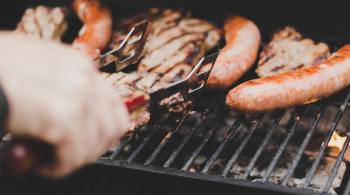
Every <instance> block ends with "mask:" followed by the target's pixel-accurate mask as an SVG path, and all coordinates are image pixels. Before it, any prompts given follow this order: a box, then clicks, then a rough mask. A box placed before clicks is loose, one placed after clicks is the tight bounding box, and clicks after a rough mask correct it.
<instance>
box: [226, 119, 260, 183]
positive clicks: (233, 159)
mask: <svg viewBox="0 0 350 195" xmlns="http://www.w3.org/2000/svg"><path fill="white" fill-rule="evenodd" d="M262 118H263V117H262V116H261V117H260V118H259V119H255V120H254V121H253V124H252V125H251V126H250V128H249V133H248V135H247V137H246V138H245V139H244V140H243V142H242V143H241V144H240V146H239V147H238V148H237V150H236V151H235V153H234V154H233V155H232V157H231V158H230V160H229V161H228V163H227V164H226V166H225V167H224V170H223V171H222V173H221V176H223V177H226V176H227V174H228V173H229V171H230V170H231V169H232V167H233V165H234V164H235V162H236V160H237V158H238V156H239V155H240V154H241V153H242V151H243V149H244V148H245V146H246V145H247V144H248V141H249V140H250V138H251V137H252V136H253V133H254V132H255V130H256V129H257V127H258V125H259V123H260V121H261V120H262Z"/></svg>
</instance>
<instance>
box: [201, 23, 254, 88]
mask: <svg viewBox="0 0 350 195" xmlns="http://www.w3.org/2000/svg"><path fill="white" fill-rule="evenodd" d="M224 29H225V38H226V46H225V47H224V48H223V49H222V51H221V52H220V54H219V56H218V59H217V60H216V63H215V65H214V67H213V70H212V72H211V74H210V76H209V79H208V82H207V86H208V87H210V88H228V87H230V86H231V85H232V84H233V83H234V82H236V81H237V80H238V79H239V78H241V76H242V75H243V74H244V73H245V72H246V71H247V70H248V69H249V68H250V67H251V66H252V65H253V64H254V62H255V60H256V57H257V54H258V50H259V44H260V32H259V29H258V27H257V26H256V25H255V24H254V23H253V22H252V21H250V20H248V19H246V18H243V17H240V16H234V17H231V18H229V19H228V20H227V21H226V22H225V25H224Z"/></svg>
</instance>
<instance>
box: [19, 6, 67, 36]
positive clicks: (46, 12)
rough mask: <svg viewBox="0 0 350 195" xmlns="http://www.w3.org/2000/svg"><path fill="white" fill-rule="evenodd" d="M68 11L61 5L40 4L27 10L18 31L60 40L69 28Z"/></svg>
mask: <svg viewBox="0 0 350 195" xmlns="http://www.w3.org/2000/svg"><path fill="white" fill-rule="evenodd" d="M66 16H67V14H66V12H65V9H64V8H61V7H54V8H50V7H45V6H38V7H36V8H29V9H27V10H25V12H24V14H23V16H22V19H21V20H20V22H19V23H18V24H17V28H16V30H15V31H16V32H20V33H25V34H27V35H29V36H33V37H38V38H42V39H51V40H57V41H60V40H61V38H62V36H63V35H64V33H65V31H66V30H67V26H68V24H67V21H66Z"/></svg>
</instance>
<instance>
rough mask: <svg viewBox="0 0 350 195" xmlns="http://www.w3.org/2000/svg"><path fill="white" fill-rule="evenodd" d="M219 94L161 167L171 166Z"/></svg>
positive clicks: (216, 102)
mask: <svg viewBox="0 0 350 195" xmlns="http://www.w3.org/2000/svg"><path fill="white" fill-rule="evenodd" d="M220 98H221V96H219V97H218V98H217V99H216V100H215V101H214V102H213V103H212V104H211V105H210V106H209V107H208V108H207V109H206V110H205V111H204V114H203V116H202V118H201V120H200V122H197V124H196V125H194V126H193V127H192V129H191V132H189V133H188V135H187V136H186V137H185V138H184V139H183V141H182V142H181V143H180V144H179V146H178V147H177V148H176V149H175V150H174V152H173V153H172V154H171V155H170V157H169V158H168V160H167V161H166V162H165V163H164V165H163V167H165V168H168V167H170V166H171V164H172V163H173V162H174V160H175V159H176V158H177V156H178V155H179V153H180V152H181V150H182V149H183V148H184V147H185V145H186V144H187V143H188V141H189V140H190V139H191V138H192V136H193V135H194V134H195V133H196V131H197V130H198V129H199V128H200V127H201V125H203V121H205V120H206V118H207V116H208V114H209V112H210V111H211V110H212V109H213V108H214V106H215V105H217V104H218V103H219V99H220Z"/></svg>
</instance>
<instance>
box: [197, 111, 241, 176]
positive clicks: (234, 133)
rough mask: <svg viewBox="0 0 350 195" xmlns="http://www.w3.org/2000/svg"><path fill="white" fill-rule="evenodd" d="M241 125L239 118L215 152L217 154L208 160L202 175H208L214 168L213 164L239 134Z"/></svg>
mask: <svg viewBox="0 0 350 195" xmlns="http://www.w3.org/2000/svg"><path fill="white" fill-rule="evenodd" d="M240 124H241V118H240V117H239V118H237V119H236V120H235V122H234V123H233V125H232V126H231V128H230V131H229V132H230V133H229V134H228V135H227V136H225V138H224V140H223V141H222V142H221V144H220V145H219V147H217V149H216V150H215V152H214V153H213V155H212V156H211V158H210V159H209V160H208V162H207V163H206V165H205V166H204V168H203V170H202V173H207V172H208V170H209V168H210V167H211V166H212V164H213V163H214V162H215V160H216V159H217V158H218V156H219V155H220V153H221V152H222V150H223V149H224V148H225V146H226V145H227V143H228V142H229V141H230V140H231V139H232V138H234V137H235V136H236V135H237V133H238V131H237V130H238V127H239V125H240Z"/></svg>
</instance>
